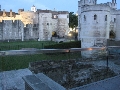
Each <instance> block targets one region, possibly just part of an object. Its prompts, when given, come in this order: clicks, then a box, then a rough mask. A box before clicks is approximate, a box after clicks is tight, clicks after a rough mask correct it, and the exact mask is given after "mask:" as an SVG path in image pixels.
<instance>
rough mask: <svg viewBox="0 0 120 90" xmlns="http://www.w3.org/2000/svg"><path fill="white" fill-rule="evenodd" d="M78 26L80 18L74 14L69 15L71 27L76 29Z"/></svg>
mask: <svg viewBox="0 0 120 90" xmlns="http://www.w3.org/2000/svg"><path fill="white" fill-rule="evenodd" d="M77 26H78V16H77V15H76V14H74V12H70V13H69V27H70V28H72V29H73V28H76V27H77Z"/></svg>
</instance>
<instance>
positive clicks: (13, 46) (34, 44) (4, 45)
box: [0, 41, 56, 51]
mask: <svg viewBox="0 0 120 90" xmlns="http://www.w3.org/2000/svg"><path fill="white" fill-rule="evenodd" d="M52 44H56V43H55V42H51V41H40V42H38V41H23V42H0V51H3V50H18V49H22V48H39V49H42V48H44V46H45V45H52Z"/></svg>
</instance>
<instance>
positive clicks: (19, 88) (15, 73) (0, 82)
mask: <svg viewBox="0 0 120 90" xmlns="http://www.w3.org/2000/svg"><path fill="white" fill-rule="evenodd" d="M26 75H32V72H31V71H30V70H29V69H19V70H12V71H4V72H0V90H7V89H9V90H24V89H25V87H24V86H25V85H24V80H23V79H22V77H23V76H26Z"/></svg>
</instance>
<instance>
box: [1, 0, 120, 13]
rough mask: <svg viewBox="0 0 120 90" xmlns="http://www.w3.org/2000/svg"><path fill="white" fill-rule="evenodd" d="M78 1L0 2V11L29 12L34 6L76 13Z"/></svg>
mask: <svg viewBox="0 0 120 90" xmlns="http://www.w3.org/2000/svg"><path fill="white" fill-rule="evenodd" d="M78 1H79V0H0V4H1V9H2V10H3V9H5V10H6V11H10V9H12V11H14V12H18V9H23V8H24V10H25V11H28V10H30V8H31V6H33V5H35V6H36V8H37V9H50V10H54V8H55V10H57V11H69V12H77V9H78V7H77V6H78ZM111 1H112V0H97V3H106V2H111ZM117 8H118V9H120V0H117Z"/></svg>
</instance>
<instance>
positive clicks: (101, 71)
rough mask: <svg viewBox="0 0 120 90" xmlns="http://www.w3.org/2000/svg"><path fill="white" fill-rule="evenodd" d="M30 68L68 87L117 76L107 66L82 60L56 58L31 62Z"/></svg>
mask: <svg viewBox="0 0 120 90" xmlns="http://www.w3.org/2000/svg"><path fill="white" fill-rule="evenodd" d="M29 69H30V70H31V71H32V72H33V73H35V74H38V73H44V74H45V75H47V76H48V77H50V78H51V79H52V80H54V81H55V82H57V83H59V84H60V85H62V86H63V87H65V88H66V89H71V88H75V87H79V86H83V85H86V84H89V83H92V82H96V81H100V80H103V79H106V78H110V77H113V76H115V75H116V74H115V72H114V71H112V70H111V69H110V68H107V67H106V66H97V67H96V66H95V65H94V64H91V63H86V62H81V61H80V60H59V61H58V60H56V61H48V60H47V61H39V62H31V63H30V64H29Z"/></svg>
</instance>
